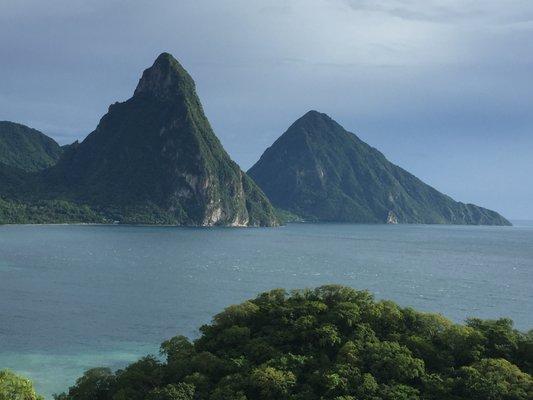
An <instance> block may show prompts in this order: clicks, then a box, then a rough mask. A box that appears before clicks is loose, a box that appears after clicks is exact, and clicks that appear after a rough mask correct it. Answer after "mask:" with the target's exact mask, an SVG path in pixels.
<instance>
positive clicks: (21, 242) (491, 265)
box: [0, 224, 533, 398]
mask: <svg viewBox="0 0 533 400" xmlns="http://www.w3.org/2000/svg"><path fill="white" fill-rule="evenodd" d="M326 283H340V284H344V285H349V286H352V287H354V288H357V289H368V290H370V291H372V292H373V293H374V294H375V296H376V297H377V298H380V299H381V298H384V299H392V300H394V301H397V302H398V303H400V304H401V305H404V306H412V307H415V308H417V309H419V310H424V311H432V312H440V313H442V314H443V315H444V316H446V317H449V318H451V319H453V320H455V321H458V322H459V321H462V320H464V319H465V318H467V317H469V316H478V317H482V318H496V317H502V316H507V317H511V318H512V319H513V320H514V321H515V324H516V326H517V327H518V328H519V329H522V330H527V329H531V328H533V226H525V225H523V226H521V225H520V224H518V225H517V226H515V227H465V226H420V225H400V226H390V225H341V224H316V225H315V224H293V225H289V226H286V227H282V228H269V229H224V228H214V229H191V228H175V227H143V226H0V369H2V368H10V369H13V370H15V371H17V372H19V373H21V374H24V375H27V376H28V377H30V378H32V379H33V380H34V381H35V384H36V387H37V389H38V390H39V391H40V392H41V393H44V394H45V395H47V398H50V395H51V393H54V392H58V391H62V390H64V389H66V388H67V387H68V386H69V385H70V384H72V383H73V382H74V380H75V378H76V377H78V376H79V375H80V374H81V373H82V372H83V371H84V370H85V369H87V368H90V367H95V366H103V365H105V366H110V367H113V368H117V367H121V366H123V365H124V364H125V363H127V362H129V361H132V360H134V359H136V358H137V357H139V356H141V355H144V354H147V353H156V352H157V349H158V345H159V343H160V342H162V341H163V340H165V339H167V338H169V337H171V336H173V335H175V334H177V333H180V334H185V335H187V336H189V337H195V336H196V335H197V332H198V331H197V329H198V327H199V326H200V325H201V324H204V323H207V322H209V321H210V319H211V317H212V315H213V314H215V313H217V312H219V311H221V310H222V309H223V308H224V307H225V306H228V305H230V304H232V303H237V302H240V301H242V300H244V299H247V298H250V297H253V296H254V295H255V294H257V293H258V292H260V291H264V290H267V289H272V288H276V287H285V288H304V287H312V286H317V285H322V284H326Z"/></svg>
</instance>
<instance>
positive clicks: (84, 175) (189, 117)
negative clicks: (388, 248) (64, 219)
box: [0, 53, 277, 226]
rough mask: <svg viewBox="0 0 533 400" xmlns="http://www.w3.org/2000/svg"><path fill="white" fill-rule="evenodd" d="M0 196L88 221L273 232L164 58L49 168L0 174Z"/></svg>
mask: <svg viewBox="0 0 533 400" xmlns="http://www.w3.org/2000/svg"><path fill="white" fill-rule="evenodd" d="M0 196H2V197H4V198H5V199H10V200H16V202H17V203H18V204H20V203H29V204H34V203H35V202H37V201H41V200H54V201H55V200H62V201H68V202H69V203H73V204H78V205H79V204H81V205H84V206H85V205H88V206H89V207H90V208H91V209H92V210H93V211H94V213H95V215H97V216H98V218H96V220H94V221H93V222H101V218H100V216H104V217H105V219H107V220H111V221H120V222H123V223H162V224H182V225H252V226H259V225H261V226H270V225H276V224H277V218H276V214H275V211H274V209H273V207H272V205H271V204H270V202H269V200H268V199H267V198H266V196H265V195H264V194H263V192H262V191H261V189H259V188H258V187H257V185H256V184H255V183H254V182H253V181H252V180H251V179H250V178H249V177H248V176H247V175H246V174H245V173H244V172H242V171H241V169H240V168H239V166H238V165H237V164H235V163H234V162H233V161H232V160H231V159H230V157H229V156H228V154H227V153H226V151H225V150H224V148H223V147H222V145H221V143H220V142H219V140H218V139H217V137H216V136H215V134H214V132H213V130H212V129H211V126H210V124H209V121H208V120H207V118H206V116H205V115H204V112H203V109H202V105H201V103H200V100H199V98H198V96H197V94H196V89H195V84H194V81H193V80H192V78H191V77H190V76H189V74H188V73H187V72H186V71H185V69H183V67H182V66H181V65H180V64H179V63H178V62H177V61H176V60H175V59H174V58H173V57H172V56H171V55H170V54H166V53H164V54H161V55H160V56H159V57H158V58H157V60H156V61H155V63H154V65H153V66H152V67H150V68H148V69H147V70H145V71H144V73H143V76H142V78H141V80H140V82H139V85H138V86H137V89H136V90H135V94H134V96H133V97H132V98H131V99H129V100H127V101H125V102H123V103H115V104H113V105H111V106H110V107H109V111H108V113H107V114H106V115H104V117H103V118H102V119H101V121H100V123H99V124H98V126H97V128H96V130H95V131H93V132H92V133H91V134H89V135H88V136H87V138H86V139H85V140H84V141H83V142H82V143H74V144H72V145H70V146H68V147H67V148H65V149H64V151H63V155H62V157H61V159H60V160H59V161H58V163H57V164H56V165H54V166H52V167H50V168H48V169H46V170H44V171H42V172H41V173H39V174H27V175H26V176H22V177H21V176H20V173H19V172H17V171H4V172H2V171H0ZM28 207H30V206H28ZM18 210H20V208H15V209H13V210H12V211H11V214H15V213H16V212H17V211H18ZM26 216H27V213H26V212H23V213H22V214H19V215H18V216H17V219H18V220H24V219H25V217H26ZM86 216H88V214H84V217H86ZM43 218H44V217H43ZM12 219H13V218H12ZM26 221H27V222H32V220H26ZM2 222H5V220H4V221H3V220H2V219H0V223H2ZM56 222H61V221H56ZM80 222H81V221H80Z"/></svg>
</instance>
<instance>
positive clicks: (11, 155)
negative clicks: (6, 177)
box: [0, 121, 62, 171]
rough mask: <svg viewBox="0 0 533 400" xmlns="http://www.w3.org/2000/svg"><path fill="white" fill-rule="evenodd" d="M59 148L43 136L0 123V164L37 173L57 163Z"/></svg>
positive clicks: (26, 129)
mask: <svg viewBox="0 0 533 400" xmlns="http://www.w3.org/2000/svg"><path fill="white" fill-rule="evenodd" d="M61 151H62V150H61V147H60V146H59V145H58V144H57V143H56V142H55V141H54V140H53V139H51V138H49V137H48V136H46V135H45V134H43V133H41V132H39V131H37V130H35V129H31V128H29V127H27V126H24V125H21V124H16V123H14V122H8V121H0V163H2V164H5V165H9V166H11V167H15V168H19V169H21V170H23V171H38V170H41V169H44V168H46V167H49V166H51V165H53V164H55V163H56V162H57V160H58V159H59V156H60V155H61Z"/></svg>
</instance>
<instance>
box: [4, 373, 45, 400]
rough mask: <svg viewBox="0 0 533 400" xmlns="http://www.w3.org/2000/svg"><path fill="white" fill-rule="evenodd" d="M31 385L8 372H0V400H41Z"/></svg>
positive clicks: (26, 380)
mask: <svg viewBox="0 0 533 400" xmlns="http://www.w3.org/2000/svg"><path fill="white" fill-rule="evenodd" d="M42 399H43V398H42V397H41V396H39V395H37V394H36V393H35V390H34V389H33V385H32V383H31V382H30V381H29V380H28V379H25V378H22V377H20V376H17V375H15V374H14V373H13V372H11V371H8V370H2V371H0V400H42Z"/></svg>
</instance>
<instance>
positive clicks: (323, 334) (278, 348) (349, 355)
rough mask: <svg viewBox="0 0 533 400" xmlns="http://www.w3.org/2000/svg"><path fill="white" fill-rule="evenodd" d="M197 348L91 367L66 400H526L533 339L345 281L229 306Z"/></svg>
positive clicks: (504, 324)
mask: <svg viewBox="0 0 533 400" xmlns="http://www.w3.org/2000/svg"><path fill="white" fill-rule="evenodd" d="M201 333H202V334H201V337H200V338H198V339H197V340H196V341H194V342H192V343H191V342H190V341H189V340H188V339H187V338H185V337H182V336H177V337H174V338H172V339H170V340H168V341H166V342H164V343H163V344H162V345H161V353H162V355H164V357H165V361H164V362H162V361H159V360H158V359H156V358H154V357H145V358H143V359H141V360H139V361H138V362H136V363H133V364H131V365H129V366H128V367H127V368H125V369H123V370H120V371H117V372H116V373H112V372H111V371H109V370H106V369H95V370H89V371H87V372H86V374H85V375H84V376H83V377H81V378H80V379H79V380H78V381H77V383H76V385H74V386H73V387H72V388H70V390H69V392H68V393H65V394H62V395H60V396H58V399H60V400H85V399H87V400H88V399H91V400H122V399H128V400H144V399H147V400H156V399H157V400H163V399H164V400H167V399H169V400H170V399H172V400H178V399H179V400H192V399H206V400H207V399H209V400H245V399H254V400H263V399H264V400H267V399H272V400H274V399H290V400H315V399H316V400H319V399H335V400H355V399H358V400H380V399H390V400H402V399H406V400H407V399H408V400H415V399H435V400H437V399H438V400H447V399H449V400H472V399H474V400H476V399H479V400H481V399H484V400H526V399H531V398H532V396H533V380H532V377H531V373H532V371H533V364H532V362H533V334H532V333H531V332H530V333H529V334H527V335H526V334H522V333H520V332H518V331H516V330H514V329H513V327H512V322H511V321H509V320H506V319H501V320H496V321H482V320H478V319H472V320H468V321H467V323H466V324H465V325H457V324H453V323H452V322H450V321H448V320H446V319H445V318H443V317H441V316H439V315H434V314H425V313H420V312H416V311H414V310H412V309H410V308H400V307H399V306H397V305H396V304H394V303H392V302H390V301H380V302H376V301H374V299H373V298H372V296H371V295H370V294H369V293H367V292H361V291H356V290H353V289H350V288H346V287H341V286H324V287H320V288H317V289H315V290H304V291H295V292H292V293H291V294H287V293H286V292H285V291H284V290H281V289H279V290H273V291H270V292H267V293H263V294H261V295H259V296H258V297H257V298H255V299H254V300H250V301H246V302H244V303H242V304H239V305H234V306H230V307H228V308H227V309H226V310H225V311H224V312H222V313H220V314H218V315H216V316H215V317H214V320H213V323H212V324H211V325H205V326H203V327H202V328H201Z"/></svg>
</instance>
